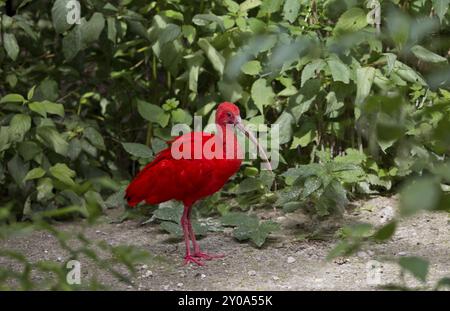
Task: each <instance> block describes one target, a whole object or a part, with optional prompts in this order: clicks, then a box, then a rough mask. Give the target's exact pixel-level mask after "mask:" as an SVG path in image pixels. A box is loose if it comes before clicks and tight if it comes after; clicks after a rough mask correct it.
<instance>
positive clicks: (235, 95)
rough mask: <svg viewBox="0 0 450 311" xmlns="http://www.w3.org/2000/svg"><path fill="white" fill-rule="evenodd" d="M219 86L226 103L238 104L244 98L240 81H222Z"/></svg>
mask: <svg viewBox="0 0 450 311" xmlns="http://www.w3.org/2000/svg"><path fill="white" fill-rule="evenodd" d="M217 86H218V88H219V91H220V94H222V97H223V99H224V100H226V101H230V102H237V101H238V100H240V99H241V98H242V93H243V90H242V86H241V85H240V84H239V82H238V81H228V80H220V81H219V82H218V83H217Z"/></svg>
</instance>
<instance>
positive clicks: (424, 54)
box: [411, 45, 447, 63]
mask: <svg viewBox="0 0 450 311" xmlns="http://www.w3.org/2000/svg"><path fill="white" fill-rule="evenodd" d="M411 52H413V54H414V55H415V56H416V57H417V58H418V59H420V60H423V61H424V62H429V63H443V62H447V59H446V58H445V57H443V56H441V55H438V54H436V53H433V52H431V51H429V50H427V49H426V48H424V47H423V46H420V45H415V46H413V47H412V48H411Z"/></svg>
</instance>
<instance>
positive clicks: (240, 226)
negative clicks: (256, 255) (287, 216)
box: [221, 212, 280, 247]
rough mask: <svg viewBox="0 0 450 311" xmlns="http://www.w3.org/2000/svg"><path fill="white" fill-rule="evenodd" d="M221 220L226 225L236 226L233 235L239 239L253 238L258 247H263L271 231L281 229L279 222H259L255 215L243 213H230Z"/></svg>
mask: <svg viewBox="0 0 450 311" xmlns="http://www.w3.org/2000/svg"><path fill="white" fill-rule="evenodd" d="M221 222H222V224H223V225H224V226H234V227H236V228H235V229H234V231H233V235H234V237H235V238H236V239H238V240H239V241H245V240H251V241H252V242H253V243H255V245H256V246H257V247H261V246H262V245H263V244H264V242H265V241H266V239H267V237H268V236H269V234H270V233H271V232H274V231H277V230H279V228H280V227H279V224H278V223H276V222H272V221H265V222H259V221H258V218H257V217H256V216H254V215H252V216H249V215H246V214H243V213H235V212H232V213H228V214H227V215H225V216H223V217H222V219H221Z"/></svg>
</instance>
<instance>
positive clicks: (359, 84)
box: [355, 67, 375, 105]
mask: <svg viewBox="0 0 450 311" xmlns="http://www.w3.org/2000/svg"><path fill="white" fill-rule="evenodd" d="M374 78H375V68H373V67H363V68H358V69H357V70H356V99H355V102H356V105H361V104H362V103H363V102H364V100H365V99H366V98H367V96H369V94H370V90H371V88H372V83H373V79H374Z"/></svg>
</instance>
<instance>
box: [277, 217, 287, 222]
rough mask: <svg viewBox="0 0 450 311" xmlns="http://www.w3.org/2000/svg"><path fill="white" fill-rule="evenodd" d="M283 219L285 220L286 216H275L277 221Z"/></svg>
mask: <svg viewBox="0 0 450 311" xmlns="http://www.w3.org/2000/svg"><path fill="white" fill-rule="evenodd" d="M284 220H286V217H285V216H279V217H277V221H278V222H282V221H284Z"/></svg>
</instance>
